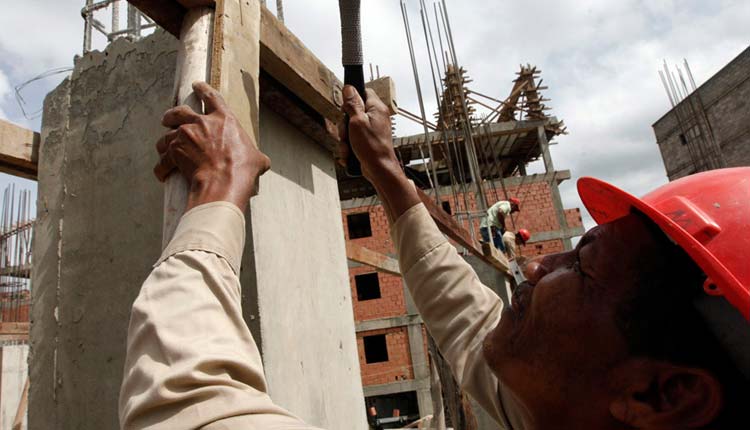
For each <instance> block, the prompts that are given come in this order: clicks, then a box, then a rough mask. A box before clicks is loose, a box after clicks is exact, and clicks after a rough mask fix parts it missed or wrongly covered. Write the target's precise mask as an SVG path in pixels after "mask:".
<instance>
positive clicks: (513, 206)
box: [479, 197, 521, 252]
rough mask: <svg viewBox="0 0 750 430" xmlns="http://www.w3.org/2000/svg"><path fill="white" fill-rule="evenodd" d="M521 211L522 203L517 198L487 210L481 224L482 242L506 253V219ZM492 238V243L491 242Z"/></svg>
mask: <svg viewBox="0 0 750 430" xmlns="http://www.w3.org/2000/svg"><path fill="white" fill-rule="evenodd" d="M520 210H521V201H520V200H518V199H517V198H515V197H511V198H510V199H509V200H500V201H499V202H497V203H495V204H494V205H492V206H490V208H489V209H487V215H486V216H485V217H483V218H482V221H481V222H480V224H479V232H480V234H481V236H482V240H483V241H484V242H487V243H492V244H494V245H495V248H497V249H498V250H500V251H503V252H505V244H504V243H503V235H504V234H505V232H506V230H507V228H506V227H505V218H506V217H508V216H510V215H511V214H513V213H516V212H519V211H520ZM490 238H492V241H490Z"/></svg>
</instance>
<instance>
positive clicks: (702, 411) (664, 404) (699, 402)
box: [609, 360, 724, 429]
mask: <svg viewBox="0 0 750 430" xmlns="http://www.w3.org/2000/svg"><path fill="white" fill-rule="evenodd" d="M615 380H616V381H618V382H617V383H616V387H615V389H616V390H617V391H618V395H616V397H615V399H614V400H613V401H612V403H611V404H610V408H609V410H610V413H611V414H612V416H613V417H614V418H615V419H617V420H618V421H621V422H623V423H625V424H628V425H629V426H631V427H634V428H638V429H647V428H648V429H667V428H681V429H698V428H703V427H705V426H707V425H709V424H711V423H712V422H713V421H714V420H715V419H716V417H717V416H718V415H719V413H720V412H721V409H722V407H723V405H724V401H723V392H722V387H721V384H720V383H719V381H718V380H717V379H716V377H714V376H713V375H712V374H711V373H709V372H708V371H706V370H703V369H698V368H693V367H687V366H677V365H673V364H671V363H664V362H658V361H655V360H639V361H638V362H632V363H629V364H626V365H624V366H622V367H621V368H619V369H618V375H617V377H616V378H615Z"/></svg>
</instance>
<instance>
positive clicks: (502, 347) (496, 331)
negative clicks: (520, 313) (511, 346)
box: [482, 311, 514, 371]
mask: <svg viewBox="0 0 750 430" xmlns="http://www.w3.org/2000/svg"><path fill="white" fill-rule="evenodd" d="M511 320H512V317H511V315H509V313H508V312H507V311H503V315H502V317H501V318H500V321H499V322H498V323H497V325H496V326H495V328H493V329H492V330H490V331H489V332H487V336H485V338H484V340H483V341H482V354H483V355H484V359H485V361H487V363H488V364H489V365H490V368H492V370H493V371H495V370H496V369H497V365H498V364H499V363H500V362H502V361H503V360H504V358H507V352H508V350H507V346H508V345H507V343H508V341H509V340H510V339H509V337H510V336H511V333H512V331H513V330H512V327H510V326H512V325H514V321H511Z"/></svg>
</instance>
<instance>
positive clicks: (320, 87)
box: [128, 0, 343, 123]
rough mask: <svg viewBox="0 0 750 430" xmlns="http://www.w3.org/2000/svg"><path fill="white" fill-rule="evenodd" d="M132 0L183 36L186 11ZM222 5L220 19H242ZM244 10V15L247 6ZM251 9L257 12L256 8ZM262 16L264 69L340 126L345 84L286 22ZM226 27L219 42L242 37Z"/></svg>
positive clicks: (171, 5)
mask: <svg viewBox="0 0 750 430" xmlns="http://www.w3.org/2000/svg"><path fill="white" fill-rule="evenodd" d="M128 1H130V2H131V3H132V4H134V5H135V6H136V7H138V8H139V9H140V10H141V11H143V12H144V13H146V14H147V15H149V17H151V18H152V19H154V20H155V21H156V23H157V24H159V25H161V26H162V27H163V28H164V29H165V30H167V31H168V32H170V33H172V34H173V35H175V37H179V30H180V25H181V23H182V19H183V17H184V15H185V9H184V8H183V7H182V6H180V5H179V4H177V3H176V2H175V1H155V0H128ZM221 3H222V2H221V1H219V2H217V3H216V10H217V13H216V16H217V20H219V19H220V18H221V17H230V19H231V17H236V16H239V15H237V11H236V10H235V11H232V10H222V7H223V6H222V4H221ZM241 9H242V10H241V12H242V13H244V9H245V7H244V6H243V8H241ZM250 9H253V10H254V6H253V7H251V8H250ZM260 15H261V16H260V67H261V68H262V69H263V70H265V71H266V72H267V73H268V74H269V75H271V76H272V77H273V78H274V79H276V80H277V81H278V82H279V83H281V84H282V85H283V86H284V87H286V88H287V89H289V90H290V91H291V92H292V93H294V94H296V95H297V97H299V98H300V99H301V100H302V101H303V102H304V103H305V104H307V105H308V106H310V107H312V108H313V109H314V110H315V111H316V112H318V113H320V114H321V115H322V116H323V117H324V118H326V119H328V120H331V121H333V122H334V123H338V122H339V120H340V119H341V118H342V117H343V115H342V114H341V110H340V106H341V88H342V86H343V85H342V83H341V81H339V79H338V78H337V77H336V76H335V75H334V73H333V72H331V71H330V70H329V69H328V68H327V67H326V66H325V65H323V63H322V62H321V61H320V60H319V59H318V58H317V57H316V56H315V55H313V54H312V52H310V50H309V49H307V47H306V46H305V45H304V44H303V43H302V42H301V41H300V40H299V39H298V38H297V37H296V36H295V35H294V34H293V33H292V32H291V31H289V29H287V28H286V26H285V25H284V24H283V23H281V22H279V20H278V19H276V17H275V16H274V15H273V13H271V11H269V10H268V9H267V8H260ZM223 24H224V21H217V22H216V28H217V34H219V35H220V38H219V39H221V37H222V36H221V35H223V36H227V35H231V36H232V38H233V39H238V38H239V35H236V34H232V33H231V32H229V31H227V30H225V29H220V28H219V27H220V26H221V25H223ZM219 30H220V31H219ZM229 43H231V42H229ZM222 44H223V41H221V40H218V44H217V46H220V45H222ZM214 64H218V63H216V62H214ZM222 64H223V63H222ZM216 74H217V73H216V71H215V70H212V75H214V76H215V75H216ZM213 83H214V81H213V80H212V84H213ZM239 88H242V86H240V87H239ZM222 94H225V93H224V92H222Z"/></svg>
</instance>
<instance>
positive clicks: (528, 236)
mask: <svg viewBox="0 0 750 430" xmlns="http://www.w3.org/2000/svg"><path fill="white" fill-rule="evenodd" d="M518 235H519V236H521V240H523V243H526V242H528V241H529V239H531V232H530V231H528V230H526V229H525V228H521V229H519V230H518Z"/></svg>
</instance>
